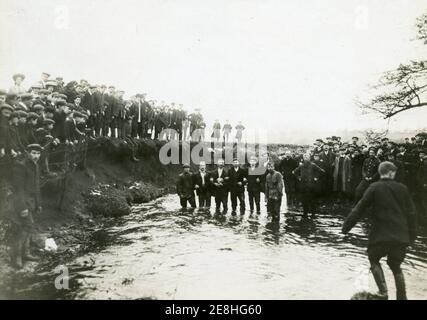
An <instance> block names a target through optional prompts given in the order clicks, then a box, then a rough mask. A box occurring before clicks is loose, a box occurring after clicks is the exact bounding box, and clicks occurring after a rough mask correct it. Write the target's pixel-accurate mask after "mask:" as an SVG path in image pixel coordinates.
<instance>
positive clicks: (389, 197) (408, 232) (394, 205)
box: [342, 179, 416, 245]
mask: <svg viewBox="0 0 427 320" xmlns="http://www.w3.org/2000/svg"><path fill="white" fill-rule="evenodd" d="M368 208H371V210H369V212H370V213H371V218H372V228H371V231H370V233H369V245H373V244H378V243H384V242H397V243H403V244H410V243H412V242H413V241H415V237H416V211H415V206H414V203H413V201H412V199H411V196H410V194H409V191H408V188H407V187H406V186H405V185H403V184H401V183H399V182H396V181H394V180H391V179H381V180H379V181H377V182H374V183H372V184H371V185H370V186H369V188H368V189H367V190H366V191H365V193H364V195H363V197H362V199H361V200H360V201H359V202H358V203H357V205H356V206H355V207H354V208H353V210H352V211H351V213H350V214H349V215H348V217H347V218H346V219H345V221H344V225H343V227H342V231H343V232H344V233H347V232H349V231H350V230H351V229H352V228H353V226H354V225H355V224H356V223H357V221H359V220H360V218H361V217H362V216H363V214H364V213H366V212H367V209H368Z"/></svg>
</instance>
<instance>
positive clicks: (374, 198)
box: [342, 161, 416, 300]
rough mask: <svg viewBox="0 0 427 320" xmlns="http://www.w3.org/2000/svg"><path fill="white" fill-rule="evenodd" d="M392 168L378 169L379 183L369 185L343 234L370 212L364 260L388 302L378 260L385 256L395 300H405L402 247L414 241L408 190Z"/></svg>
mask: <svg viewBox="0 0 427 320" xmlns="http://www.w3.org/2000/svg"><path fill="white" fill-rule="evenodd" d="M396 170H397V168H396V166H395V165H394V164H393V163H391V162H388V161H386V162H383V163H381V164H380V165H379V168H378V172H379V175H380V178H381V179H380V180H379V181H378V182H375V183H372V184H371V185H370V186H369V188H368V189H367V190H366V192H365V193H364V194H363V197H362V199H361V200H360V201H359V202H358V203H357V205H356V206H355V207H354V208H353V210H352V211H351V213H350V214H349V215H348V217H347V218H346V219H345V222H344V225H343V227H342V232H343V233H348V232H349V231H350V230H351V229H352V228H353V226H354V225H355V224H356V223H357V222H358V221H359V220H360V219H361V217H362V216H363V214H364V213H366V212H367V209H368V208H373V210H370V211H369V212H370V213H371V217H372V227H371V232H370V233H369V240H368V256H369V262H370V264H371V271H372V274H373V276H374V279H375V282H376V284H377V286H378V289H379V294H380V295H381V296H382V297H384V298H385V299H387V298H388V292H387V284H386V281H385V277H384V273H383V270H382V268H381V264H380V259H381V258H382V257H385V256H387V264H388V265H389V267H390V269H391V270H392V272H393V275H394V279H395V283H396V297H397V299H398V300H406V290H405V280H404V277H403V273H402V269H401V268H400V265H401V264H402V262H403V260H404V258H405V254H406V247H407V246H408V245H410V244H413V243H414V241H415V238H416V212H415V205H414V203H413V202H412V199H411V196H410V194H409V191H408V188H407V187H406V186H405V185H403V184H401V183H399V182H396V181H394V177H395V175H396Z"/></svg>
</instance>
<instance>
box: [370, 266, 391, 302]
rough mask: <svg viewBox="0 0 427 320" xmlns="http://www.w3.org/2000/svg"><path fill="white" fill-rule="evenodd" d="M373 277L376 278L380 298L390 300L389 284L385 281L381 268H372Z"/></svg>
mask: <svg viewBox="0 0 427 320" xmlns="http://www.w3.org/2000/svg"><path fill="white" fill-rule="evenodd" d="M371 271H372V275H373V276H374V279H375V283H376V284H377V287H378V290H379V293H378V294H379V296H380V297H381V298H383V299H384V300H387V299H388V290H387V283H386V281H385V277H384V272H383V269H382V268H381V266H380V265H379V264H378V265H373V266H371Z"/></svg>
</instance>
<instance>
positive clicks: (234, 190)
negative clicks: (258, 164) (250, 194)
mask: <svg viewBox="0 0 427 320" xmlns="http://www.w3.org/2000/svg"><path fill="white" fill-rule="evenodd" d="M228 176H229V177H230V180H229V190H230V197H231V209H232V213H236V209H237V199H239V207H240V213H241V214H244V213H245V210H246V205H245V184H246V183H247V181H248V180H247V171H246V170H243V169H242V168H240V164H239V160H238V159H233V167H232V168H231V169H230V170H229V171H228Z"/></svg>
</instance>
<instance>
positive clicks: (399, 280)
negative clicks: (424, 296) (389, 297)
mask: <svg viewBox="0 0 427 320" xmlns="http://www.w3.org/2000/svg"><path fill="white" fill-rule="evenodd" d="M393 275H394V281H395V283H396V300H408V298H407V297H406V287H405V277H404V276H403V273H402V272H399V273H393Z"/></svg>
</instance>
